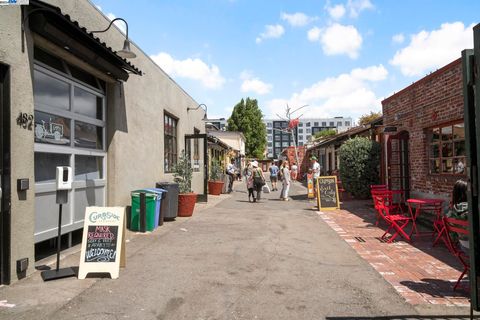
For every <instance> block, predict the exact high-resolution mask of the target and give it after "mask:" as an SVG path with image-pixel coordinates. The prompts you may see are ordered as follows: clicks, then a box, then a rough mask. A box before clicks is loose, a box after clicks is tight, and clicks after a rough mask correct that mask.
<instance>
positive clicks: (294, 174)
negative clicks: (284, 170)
mask: <svg viewBox="0 0 480 320" xmlns="http://www.w3.org/2000/svg"><path fill="white" fill-rule="evenodd" d="M291 169H292V181H296V180H297V176H298V166H297V164H296V163H295V162H294V163H292V167H291Z"/></svg>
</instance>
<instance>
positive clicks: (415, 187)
mask: <svg viewBox="0 0 480 320" xmlns="http://www.w3.org/2000/svg"><path fill="white" fill-rule="evenodd" d="M462 86H463V84H462V65H461V59H458V60H455V61H453V62H452V63H450V64H448V65H446V66H445V67H443V68H441V69H439V70H437V71H435V72H434V73H431V74H430V75H428V76H426V77H425V78H423V79H421V80H419V81H417V82H415V83H413V84H412V85H410V86H408V87H406V88H405V89H403V90H401V91H400V92H398V93H396V94H394V95H392V96H390V97H389V98H387V99H385V100H383V101H382V106H383V124H384V125H385V126H396V127H397V128H398V130H397V132H400V131H403V130H405V131H407V132H408V133H409V138H410V139H409V158H410V159H409V163H410V190H411V191H413V192H414V193H415V192H417V193H433V194H438V195H448V194H450V193H451V190H452V187H453V184H454V183H455V181H457V180H458V179H459V178H460V177H459V176H458V175H444V174H443V175H440V174H433V175H431V174H429V167H428V152H427V151H428V149H427V146H428V144H427V132H428V129H429V128H432V127H434V126H439V125H443V124H447V123H449V122H452V121H456V120H463V93H462ZM396 118H397V120H395V119H396Z"/></svg>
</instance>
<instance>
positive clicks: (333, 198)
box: [315, 176, 340, 211]
mask: <svg viewBox="0 0 480 320" xmlns="http://www.w3.org/2000/svg"><path fill="white" fill-rule="evenodd" d="M315 184H316V187H317V206H318V210H319V211H322V210H336V209H340V200H339V198H338V185H337V177H336V176H321V177H318V178H317V181H315Z"/></svg>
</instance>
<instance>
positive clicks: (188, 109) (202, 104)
mask: <svg viewBox="0 0 480 320" xmlns="http://www.w3.org/2000/svg"><path fill="white" fill-rule="evenodd" d="M202 106H203V107H205V115H204V116H203V120H207V110H208V107H207V105H206V104H204V103H200V104H199V105H198V106H197V107H196V108H190V107H188V108H187V112H188V111H190V110H198V109H199V108H200V107H202Z"/></svg>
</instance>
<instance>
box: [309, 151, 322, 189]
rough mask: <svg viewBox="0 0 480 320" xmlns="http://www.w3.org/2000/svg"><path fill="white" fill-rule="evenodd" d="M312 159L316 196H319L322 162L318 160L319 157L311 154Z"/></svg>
mask: <svg viewBox="0 0 480 320" xmlns="http://www.w3.org/2000/svg"><path fill="white" fill-rule="evenodd" d="M310 161H311V162H312V173H313V189H314V194H315V197H317V179H318V177H320V163H318V162H317V157H315V156H311V157H310Z"/></svg>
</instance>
